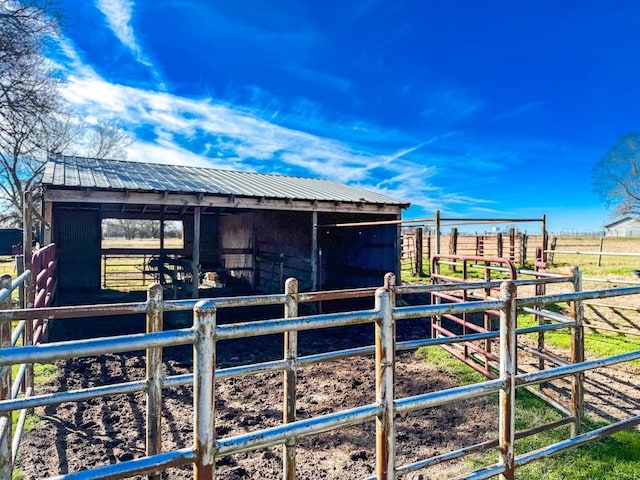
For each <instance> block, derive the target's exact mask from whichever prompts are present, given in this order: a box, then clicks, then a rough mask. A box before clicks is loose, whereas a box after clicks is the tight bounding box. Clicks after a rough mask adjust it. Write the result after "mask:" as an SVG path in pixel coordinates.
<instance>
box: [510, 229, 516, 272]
mask: <svg viewBox="0 0 640 480" xmlns="http://www.w3.org/2000/svg"><path fill="white" fill-rule="evenodd" d="M509 260H511V261H512V262H514V263H515V261H516V229H515V228H514V227H511V228H510V229H509Z"/></svg>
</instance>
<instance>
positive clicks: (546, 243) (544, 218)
mask: <svg viewBox="0 0 640 480" xmlns="http://www.w3.org/2000/svg"><path fill="white" fill-rule="evenodd" d="M541 223H542V261H543V262H545V263H546V261H547V250H548V249H549V237H548V235H547V216H546V215H542V222H541Z"/></svg>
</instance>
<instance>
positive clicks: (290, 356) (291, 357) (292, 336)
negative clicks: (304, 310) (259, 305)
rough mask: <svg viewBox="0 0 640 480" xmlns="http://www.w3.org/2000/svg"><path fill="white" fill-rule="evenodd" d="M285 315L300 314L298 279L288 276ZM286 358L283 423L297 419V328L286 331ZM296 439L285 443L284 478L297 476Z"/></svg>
mask: <svg viewBox="0 0 640 480" xmlns="http://www.w3.org/2000/svg"><path fill="white" fill-rule="evenodd" d="M285 295H286V299H285V305H284V317H285V318H293V317H297V316H298V280H296V279H295V278H288V279H287V281H286V282H285ZM284 359H285V361H286V362H287V367H286V368H285V370H284V385H283V388H284V403H283V408H282V417H283V418H282V421H283V423H285V424H286V423H291V422H295V421H296V389H297V371H298V332H297V331H296V330H292V331H288V332H284ZM296 443H297V441H296V439H295V438H287V440H286V441H285V444H284V452H283V453H284V455H283V469H284V470H283V471H284V474H283V478H284V480H295V478H296Z"/></svg>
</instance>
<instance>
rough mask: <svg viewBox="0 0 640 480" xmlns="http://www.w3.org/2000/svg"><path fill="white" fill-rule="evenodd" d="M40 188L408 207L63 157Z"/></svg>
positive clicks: (219, 175) (365, 195)
mask: <svg viewBox="0 0 640 480" xmlns="http://www.w3.org/2000/svg"><path fill="white" fill-rule="evenodd" d="M42 184H43V185H46V186H54V187H65V188H80V189H100V190H127V191H138V192H169V193H174V192H175V193H195V194H200V193H201V194H205V195H235V196H243V197H257V198H262V197H264V198H273V199H294V200H309V201H314V200H317V201H333V202H356V203H358V202H364V203H373V204H386V205H399V206H402V207H408V206H409V203H407V202H404V201H402V200H399V199H396V198H393V197H390V196H387V195H383V194H380V193H376V192H372V191H369V190H365V189H362V188H356V187H350V186H347V185H343V184H340V183H337V182H332V181H329V180H323V179H317V178H304V177H288V176H284V175H271V174H262V173H253V172H238V171H233V170H220V169H214V168H204V167H188V166H181V165H168V164H158V163H144V162H133V161H122V160H104V159H95V158H84V157H70V156H64V155H53V156H51V157H50V158H49V160H48V162H47V164H46V166H45V171H44V176H43V178H42Z"/></svg>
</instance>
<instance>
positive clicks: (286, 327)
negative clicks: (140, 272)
mask: <svg viewBox="0 0 640 480" xmlns="http://www.w3.org/2000/svg"><path fill="white" fill-rule="evenodd" d="M565 281H566V279H565ZM518 282H519V281H513V282H504V283H502V285H501V296H500V298H499V299H487V300H479V301H468V302H464V303H455V304H453V303H451V304H446V303H440V304H434V305H419V306H409V307H404V306H403V307H398V306H395V305H394V300H395V297H396V295H398V294H402V293H403V292H409V291H411V292H415V291H416V288H417V287H407V288H405V287H396V286H394V285H393V279H392V278H391V277H389V278H387V280H386V285H385V287H382V288H380V289H378V290H377V291H376V292H375V296H376V306H375V308H373V309H371V310H359V311H353V312H341V313H332V314H318V315H310V316H303V317H301V316H298V313H297V304H298V303H299V302H300V301H301V299H304V300H305V301H322V300H323V299H329V298H334V297H335V298H348V295H346V294H345V293H344V292H313V293H306V294H298V293H297V292H296V289H295V285H294V283H293V282H288V284H287V290H286V291H285V293H284V294H278V295H267V296H259V297H235V298H224V299H209V300H200V301H176V302H165V301H161V299H160V298H159V296H157V294H154V293H153V292H150V294H149V299H148V301H147V302H144V303H142V304H135V303H134V304H127V305H118V306H105V307H104V310H105V311H108V312H113V311H114V310H117V311H118V312H120V313H122V314H132V313H141V312H146V314H147V319H148V322H147V323H148V332H147V333H141V334H135V335H128V336H117V337H107V338H100V339H90V340H81V341H73V342H60V343H53V344H45V345H40V346H38V347H34V346H30V345H25V346H9V347H6V348H2V349H0V367H2V368H6V367H10V366H11V365H13V364H18V363H33V362H43V363H46V362H50V361H53V360H56V359H64V358H72V357H78V356H89V355H99V354H104V353H117V352H125V351H134V350H144V351H146V356H147V361H148V369H147V379H146V380H144V381H138V382H129V383H126V384H116V385H108V386H101V387H93V388H86V389H82V390H77V391H71V392H59V393H55V394H49V395H38V396H31V397H22V398H5V399H2V400H0V414H3V415H5V417H4V418H6V415H7V413H8V412H10V411H11V410H17V409H25V408H33V407H35V406H39V405H50V404H54V403H60V402H62V401H82V400H85V399H88V398H92V397H95V396H101V395H112V394H114V393H118V392H132V391H146V393H147V409H148V410H147V411H148V415H147V416H148V427H147V428H148V430H147V455H146V456H144V457H141V458H137V459H135V460H131V461H126V462H122V463H118V464H114V465H107V466H103V467H98V468H96V469H94V470H91V471H90V472H88V471H87V472H76V473H70V474H66V475H62V476H59V477H55V478H57V479H67V480H68V479H75V478H88V477H90V478H94V479H99V478H111V479H117V478H126V477H130V476H133V475H140V474H147V475H149V477H150V478H157V475H158V473H159V472H161V471H162V470H164V469H166V468H169V467H171V466H178V465H188V464H192V465H193V468H194V478H195V479H196V480H205V479H206V480H209V479H212V478H214V477H215V461H216V459H219V458H221V457H224V456H228V455H233V454H237V453H241V452H248V451H253V450H256V449H259V448H263V447H267V446H276V445H281V446H282V447H283V448H284V452H285V455H283V472H284V473H285V474H286V478H289V479H293V478H295V461H293V460H292V459H293V458H295V445H296V441H297V439H299V438H301V437H303V436H307V435H317V434H321V433H323V432H328V431H331V430H335V429H338V428H343V427H346V426H352V425H358V424H362V423H365V422H372V421H375V423H376V430H377V435H376V438H377V449H376V451H377V464H376V477H375V478H378V479H392V478H397V477H400V476H403V475H407V474H408V473H410V472H414V471H417V470H420V469H423V468H425V467H427V466H431V465H434V464H436V463H439V462H441V461H445V460H448V459H452V458H462V457H464V456H465V455H468V454H469V453H472V452H477V451H480V450H484V449H486V448H492V447H496V446H497V448H498V449H499V452H500V457H499V458H500V461H499V463H498V464H497V465H493V466H488V467H486V468H483V469H480V470H478V471H476V472H473V473H471V474H469V475H467V476H466V477H465V478H490V477H491V476H495V475H500V477H501V478H503V479H512V478H515V472H516V469H517V468H518V467H519V466H521V465H523V464H525V463H529V462H530V461H534V460H536V459H538V458H542V456H545V455H550V454H553V453H556V452H558V451H563V450H565V449H567V448H571V447H572V446H577V445H581V444H583V443H585V442H588V441H592V440H595V439H598V438H602V436H604V435H607V434H609V433H611V432H612V431H615V429H618V428H627V427H628V426H631V425H635V424H637V423H639V422H640V421H638V419H637V417H636V418H635V419H634V418H632V419H629V420H626V421H623V422H619V423H617V424H614V425H612V426H611V427H608V428H606V429H601V430H600V431H595V432H589V433H585V434H583V435H576V433H577V431H574V432H572V433H573V435H575V436H574V437H573V438H571V439H568V440H566V441H563V442H560V443H558V444H556V445H551V446H548V447H545V448H544V449H541V450H540V451H537V452H529V453H527V454H524V455H520V456H518V457H516V456H515V454H514V451H513V444H514V441H515V439H516V438H521V437H522V436H523V435H527V434H532V433H535V432H538V431H540V428H535V429H531V430H530V431H527V432H516V431H515V424H514V421H513V419H514V417H513V415H514V411H515V403H514V401H515V390H516V388H518V387H523V386H528V385H534V384H539V383H543V382H546V381H550V380H553V379H555V378H561V377H569V378H572V379H574V381H579V380H580V379H581V376H580V375H581V374H582V373H583V372H584V371H586V370H589V369H592V368H599V367H603V366H607V365H614V364H617V363H620V362H625V361H629V360H632V359H636V358H640V352H633V353H630V354H625V355H618V356H615V357H610V358H607V359H599V360H592V361H588V362H584V361H583V362H579V363H572V364H568V365H562V366H558V367H554V368H548V369H545V370H542V371H537V372H530V373H519V372H518V370H517V352H518V350H517V348H516V347H517V337H518V336H519V335H523V334H527V333H532V332H537V331H541V330H545V331H546V330H550V329H555V328H570V329H571V330H572V331H578V330H579V326H580V321H579V319H578V318H574V319H573V321H571V322H560V323H555V324H553V323H552V324H544V325H538V326H533V327H527V328H521V329H518V328H517V311H518V310H519V309H520V310H521V309H522V308H532V307H537V308H538V309H541V310H542V309H544V307H545V306H546V305H548V304H550V303H557V302H564V303H566V302H581V301H583V300H586V299H590V298H606V297H614V296H618V295H625V294H635V293H640V287H633V288H626V289H617V290H616V291H610V290H602V291H592V292H581V291H575V292H570V293H563V294H554V295H544V296H535V297H529V298H519V299H517V298H516V295H515V292H516V288H517V285H518ZM484 284H486V282H484V283H483V282H480V283H479V284H476V285H473V284H456V285H454V286H452V285H435V286H432V285H424V286H421V287H420V288H422V291H423V292H426V293H429V292H431V291H435V290H439V291H444V290H445V289H446V288H451V289H456V288H463V289H464V288H466V289H471V288H476V289H477V288H484V287H483V286H480V285H484ZM352 293H353V295H354V296H362V295H371V294H372V293H373V289H368V290H367V289H358V290H355V291H353V292H352ZM0 295H1V293H0ZM269 303H272V304H280V305H283V306H285V308H286V309H285V311H284V313H283V317H282V318H274V319H268V320H261V321H254V322H242V323H236V324H224V325H217V324H216V316H217V311H218V310H219V309H220V308H232V307H234V306H243V305H265V304H269ZM82 308H84V307H82ZM172 309H173V310H191V309H192V310H193V318H194V322H193V326H192V327H190V328H183V329H177V330H168V331H162V330H161V312H162V311H168V310H172ZM43 310H44V311H42V312H41V314H47V315H53V316H56V315H58V316H59V315H68V314H70V316H74V315H75V316H79V315H81V312H80V309H79V308H74V307H64V308H62V307H52V308H49V309H43ZM98 310H99V307H94V309H89V314H91V313H92V311H93V313H97V312H98ZM486 310H497V311H500V328H499V330H498V331H486V332H481V333H468V334H466V335H463V336H457V337H456V338H452V337H444V338H430V339H424V340H422V341H412V342H403V343H398V344H396V341H395V325H396V323H397V322H398V321H401V320H407V319H412V318H421V317H432V318H433V317H437V316H442V315H446V314H451V315H462V314H464V313H472V312H483V311H486ZM573 310H575V311H579V304H578V303H576V304H575V306H574V307H573ZM12 312H15V318H16V319H24V318H25V317H26V318H30V315H32V313H31V312H28V311H27V310H25V309H18V310H16V311H7V310H3V311H0V322H2V323H5V324H6V323H9V322H11V321H12V320H13V319H14V316H12ZM102 314H107V313H102ZM553 320H559V319H557V318H556V319H553ZM362 323H374V324H375V332H376V335H375V342H374V345H373V346H371V347H359V348H353V349H347V350H343V351H338V352H328V353H326V354H317V355H309V356H305V357H299V356H298V354H297V348H296V342H295V334H296V333H297V332H298V331H301V330H314V329H321V328H329V327H334V326H340V325H356V324H362ZM273 333H278V334H283V335H286V336H287V337H288V340H287V342H285V352H283V358H282V360H278V361H272V362H263V363H260V364H248V365H241V366H238V367H233V368H228V369H216V344H217V342H218V341H220V340H225V339H231V338H246V337H258V336H261V335H267V334H273ZM495 336H499V338H500V353H499V356H498V358H499V360H500V361H499V364H498V365H497V370H496V373H497V378H496V379H495V380H487V381H484V382H480V383H477V384H473V385H467V386H462V387H457V388H452V389H448V390H443V391H438V392H431V393H426V394H421V395H415V396H411V397H405V398H396V397H395V394H394V369H395V362H396V361H397V360H398V357H397V356H396V351H397V350H400V349H408V348H417V347H418V346H422V345H444V344H451V343H454V342H460V341H465V342H469V341H472V340H473V341H484V340H486V339H488V338H492V337H495ZM188 344H191V345H193V351H194V354H193V358H194V372H193V374H185V375H176V376H172V377H163V378H161V377H160V374H159V373H158V353H159V352H161V351H162V349H163V348H165V347H169V346H175V345H188ZM372 352H374V356H375V359H376V385H377V387H376V391H377V392H376V401H375V402H374V403H371V404H367V405H361V406H358V407H355V408H350V409H346V410H341V411H337V412H334V413H331V414H328V415H323V416H319V417H312V418H309V419H304V420H298V419H296V417H295V403H294V402H293V399H294V398H295V383H296V382H295V372H296V368H298V367H299V366H300V365H303V364H308V363H312V362H320V361H326V360H328V359H333V358H342V357H344V356H348V355H364V354H371V353H372ZM154 358H155V360H154ZM160 358H161V357H160ZM577 359H578V356H577V355H574V358H573V360H574V361H575V360H577ZM275 370H278V371H281V372H283V389H284V392H285V398H288V403H287V402H285V404H284V405H283V409H284V412H285V416H284V418H285V421H283V423H282V424H281V425H278V426H276V427H271V428H267V429H261V430H258V431H255V432H251V433H246V434H242V435H236V436H232V437H225V438H216V436H215V428H214V427H215V425H214V422H213V418H214V416H215V411H214V406H215V378H225V377H230V376H235V375H248V374H252V373H255V372H261V371H275ZM188 384H191V385H193V386H194V405H193V409H194V434H195V435H194V444H193V445H191V446H185V447H184V448H180V449H177V450H174V451H170V452H163V451H162V445H161V444H160V440H159V438H158V435H157V432H158V431H159V429H160V425H159V423H158V421H159V420H158V419H159V417H160V412H159V409H160V408H161V395H162V389H164V388H171V387H173V386H177V385H188ZM496 392H497V393H499V396H500V407H499V415H500V422H499V432H498V434H499V435H498V440H497V441H496V442H483V443H479V444H477V445H470V446H465V447H463V448H461V449H458V450H456V451H454V452H447V453H445V454H441V455H438V456H436V457H433V458H430V459H420V460H417V461H415V462H413V463H410V464H407V465H397V464H396V457H395V454H396V452H395V434H394V429H395V420H394V417H395V415H396V414H401V413H405V412H409V411H416V410H421V409H425V408H433V407H437V406H439V405H444V404H446V403H450V402H454V401H461V400H465V399H470V398H476V397H480V396H484V395H488V394H491V393H496ZM578 407H579V405H576V408H574V409H573V410H572V411H570V412H569V414H570V418H569V421H571V422H574V423H576V425H577V424H578V420H579V418H580V415H579V413H578V412H577V409H578ZM558 424H560V422H554V423H553V424H548V425H546V426H545V427H547V428H554V427H555V426H557V425H558ZM0 427H2V417H0ZM574 430H577V428H575V429H574ZM0 458H1V457H0ZM7 465H8V466H7ZM10 467H11V462H10V463H8V464H5V465H4V468H9V469H10Z"/></svg>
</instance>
